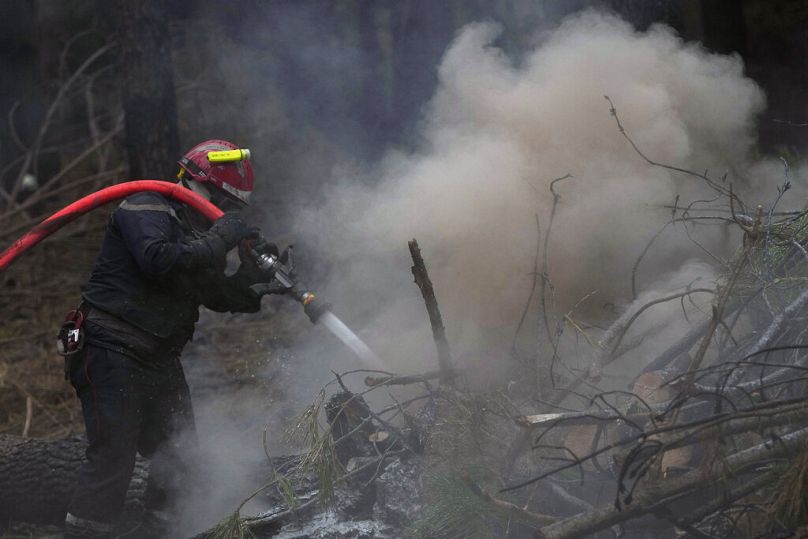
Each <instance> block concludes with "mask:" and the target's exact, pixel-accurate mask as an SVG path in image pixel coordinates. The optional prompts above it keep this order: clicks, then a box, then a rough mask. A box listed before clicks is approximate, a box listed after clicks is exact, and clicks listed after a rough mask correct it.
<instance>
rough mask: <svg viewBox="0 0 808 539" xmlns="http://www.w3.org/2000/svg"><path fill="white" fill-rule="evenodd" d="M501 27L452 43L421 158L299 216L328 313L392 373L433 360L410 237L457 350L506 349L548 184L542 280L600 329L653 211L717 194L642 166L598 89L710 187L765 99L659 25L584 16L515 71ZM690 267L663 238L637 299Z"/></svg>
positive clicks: (402, 158)
mask: <svg viewBox="0 0 808 539" xmlns="http://www.w3.org/2000/svg"><path fill="white" fill-rule="evenodd" d="M497 35H498V27H497V26H496V25H494V24H486V23H484V24H472V25H469V26H467V27H466V28H464V29H463V30H462V31H461V32H460V33H459V35H458V36H457V37H456V39H455V40H454V42H453V43H452V45H451V47H450V48H449V50H448V51H447V52H446V55H445V57H444V58H443V61H442V62H441V64H440V67H439V81H440V82H439V88H438V90H437V92H436V95H435V96H434V98H433V99H432V101H431V102H430V104H429V106H428V108H427V111H426V113H425V116H424V119H423V122H422V134H423V140H424V141H425V142H424V144H423V145H422V146H421V147H420V148H419V149H418V150H416V151H414V152H411V153H403V152H391V153H389V154H388V156H387V157H386V159H385V160H384V161H383V162H382V163H380V164H378V165H377V166H376V167H375V168H374V169H373V170H370V171H368V172H367V174H368V175H370V176H372V177H377V178H379V180H378V183H377V184H376V185H375V187H372V188H370V187H367V185H368V184H369V183H370V182H368V181H367V180H366V179H365V180H364V181H353V180H343V181H342V182H340V183H339V185H338V186H337V187H335V188H332V189H331V190H330V191H329V194H328V200H329V202H328V203H327V204H326V205H325V206H324V207H321V208H319V209H318V210H317V211H316V212H310V213H306V214H304V215H302V218H301V220H300V223H299V227H300V229H301V230H303V234H304V236H306V237H307V239H308V240H309V241H312V242H315V241H316V242H317V244H318V248H319V250H320V255H319V256H321V257H324V258H325V259H328V260H330V261H331V262H333V267H334V270H333V271H332V273H331V277H332V278H331V280H330V283H329V284H330V286H329V287H328V289H327V292H328V295H329V297H331V298H333V299H334V301H335V305H337V307H338V309H337V312H338V313H340V312H343V313H344V312H346V311H347V312H348V316H349V319H350V320H351V321H352V322H354V323H364V325H365V329H364V335H365V336H366V337H367V338H368V339H369V340H370V342H371V344H372V345H373V346H374V347H376V348H379V349H380V352H381V353H383V355H384V357H385V358H387V359H388V360H389V361H391V362H392V363H393V365H391V367H393V368H396V369H397V370H407V369H408V368H413V367H415V366H417V365H418V361H414V360H413V358H419V359H420V358H423V357H427V358H429V361H428V363H427V365H428V364H434V362H433V360H432V359H431V358H432V356H434V352H432V351H431V350H430V348H429V347H430V346H431V337H430V335H429V329H428V327H429V326H428V322H427V319H426V315H425V312H424V310H423V306H422V305H420V297H419V296H418V291H417V289H416V287H415V286H414V285H412V282H411V276H410V275H409V264H410V263H409V260H408V251H407V246H406V242H407V240H409V239H411V238H417V239H418V241H419V243H420V245H421V248H422V250H423V251H424V256H425V258H426V261H427V265H428V269H429V271H430V274H431V276H432V279H433V281H434V284H435V288H436V291H437V294H438V300H439V302H440V305H441V308H442V310H443V314H444V319H445V321H446V325H447V330H448V333H449V339H450V342H451V344H452V345H453V346H454V347H455V349H456V350H457V351H458V354H459V355H460V356H463V355H464V354H471V355H480V354H481V352H482V351H483V350H495V349H498V350H500V354H503V353H504V351H505V350H507V344H509V343H510V340H511V339H512V338H513V333H514V330H515V327H516V324H517V322H518V320H519V316H520V314H521V311H522V309H523V308H524V305H525V300H526V298H527V295H528V292H529V290H530V286H531V282H532V280H533V276H532V272H533V264H534V257H535V253H536V244H537V227H536V218H537V217H538V220H539V222H540V226H541V234H542V235H543V234H544V233H545V231H546V230H547V228H548V227H549V226H550V214H551V208H552V205H553V195H552V193H551V192H550V189H549V187H550V183H551V181H552V180H553V179H555V178H559V177H562V176H564V175H566V174H571V176H572V177H571V178H568V179H565V180H563V181H560V182H557V183H556V185H555V188H554V189H555V191H556V192H557V193H558V194H559V197H560V198H559V199H558V203H557V204H558V205H557V213H556V216H555V219H554V221H553V223H552V227H553V228H552V236H551V239H550V246H549V252H548V263H549V266H548V270H549V277H550V279H551V281H552V285H553V296H554V298H555V302H556V309H557V311H558V312H562V313H563V312H566V311H567V310H569V309H571V308H572V307H573V305H575V304H576V303H577V302H579V301H580V300H581V299H582V298H583V297H584V296H587V295H588V294H591V296H589V298H588V299H587V300H586V301H584V302H583V303H582V304H581V305H579V306H578V307H577V312H579V313H583V314H584V315H585V316H586V317H588V318H589V319H592V320H595V321H597V320H612V319H613V318H614V312H615V308H617V309H618V310H619V309H620V308H622V307H625V306H626V304H627V303H628V302H630V299H631V293H630V275H631V271H632V265H633V263H634V261H635V259H636V257H637V256H638V255H639V253H640V252H641V251H642V248H643V247H644V245H645V244H646V242H647V241H648V240H649V239H650V237H651V236H652V235H653V234H654V233H655V232H656V231H657V230H658V229H659V228H660V227H661V226H662V225H663V224H664V223H665V222H666V221H667V220H668V219H670V214H671V211H670V209H665V208H664V206H666V205H670V204H672V203H673V202H674V200H675V198H676V197H677V196H679V197H680V204H682V205H684V204H687V203H688V202H690V201H693V200H699V199H705V198H714V194H713V192H712V191H709V190H708V188H707V187H706V185H705V184H704V182H702V181H700V180H698V179H695V178H693V177H688V176H686V175H683V174H680V173H676V172H672V171H669V170H665V169H663V168H659V167H653V166H651V165H649V164H648V163H646V162H645V161H644V160H643V159H642V158H641V157H640V156H638V155H637V153H636V152H635V151H634V150H633V149H632V148H631V146H630V145H629V144H628V142H627V141H626V140H625V139H624V138H623V137H622V136H621V135H620V133H619V131H618V129H617V127H616V124H615V120H614V118H612V117H611V115H610V113H609V105H608V103H607V102H606V100H605V99H604V95H609V96H610V97H611V98H612V100H613V102H614V104H615V107H616V108H617V110H618V114H619V116H620V118H621V121H622V123H623V125H624V126H625V128H626V130H627V131H628V133H630V136H631V137H632V138H633V139H634V140H635V141H636V142H637V144H638V145H639V146H640V147H641V149H642V151H643V152H644V153H645V154H646V155H648V156H649V157H650V158H652V159H654V160H656V161H659V162H663V163H670V164H675V165H677V166H680V167H684V168H689V169H693V170H696V171H699V172H701V171H704V170H707V169H709V170H711V171H716V172H715V173H714V174H713V176H714V177H716V178H720V176H721V174H722V173H723V171H724V170H726V169H728V167H730V166H739V165H741V164H743V163H746V162H748V160H749V156H750V153H751V151H752V150H753V148H754V144H755V135H754V124H755V119H756V116H757V115H758V114H759V113H760V112H761V111H762V109H763V107H764V96H763V94H762V92H761V90H760V89H759V88H758V87H757V86H756V85H755V83H754V82H753V81H752V80H751V79H748V78H746V77H745V76H744V73H743V65H742V62H741V60H740V58H738V57H735V56H722V55H717V54H711V53H709V52H708V51H706V50H704V49H703V48H702V47H700V46H699V45H697V44H688V43H684V42H683V41H682V40H681V39H680V38H678V37H677V36H676V35H675V34H674V32H673V31H672V30H670V29H669V28H667V27H662V26H656V27H652V28H651V29H650V30H649V31H648V32H637V31H635V30H634V29H633V28H631V26H630V25H628V24H627V23H625V22H624V21H621V20H619V19H617V18H615V17H613V16H609V15H604V14H600V13H595V12H587V13H584V14H581V15H578V16H574V17H572V18H570V19H568V20H566V21H565V22H564V23H563V24H562V25H561V26H560V27H558V28H557V29H555V30H553V31H552V32H549V33H547V34H546V35H543V36H542V39H541V40H540V41H539V44H538V45H537V46H536V48H535V49H534V50H533V51H531V52H529V53H528V54H526V55H525V56H524V59H523V61H522V62H521V63H520V64H518V65H516V64H514V63H513V62H512V61H511V60H510V59H509V58H508V57H507V56H506V55H505V54H504V53H503V52H502V51H501V50H500V49H498V48H497V47H496V46H495V45H493V44H494V43H495V41H496V39H497ZM352 172H355V171H352ZM772 191H773V190H772ZM726 234H727V233H726V230H722V229H720V228H715V229H712V230H711V229H705V230H701V231H700V232H699V241H700V242H702V245H703V246H705V247H706V248H709V249H711V250H713V251H714V252H715V253H716V254H717V255H722V254H723V255H726V254H728V253H729V252H731V249H733V248H734V243H733V242H728V241H727V239H728V237H727V235H726ZM691 259H695V260H704V259H708V257H707V256H706V255H705V254H704V253H703V252H702V251H701V250H700V249H699V248H698V247H697V246H695V245H694V243H692V242H691V241H690V240H689V239H688V238H687V235H685V234H682V233H678V234H674V233H671V234H668V233H666V234H664V235H663V236H662V237H661V238H660V241H659V243H657V246H656V248H655V250H654V251H653V253H652V255H649V256H648V257H647V259H646V261H645V262H644V265H643V266H642V267H641V269H640V272H639V274H638V279H639V284H640V290H641V291H645V292H646V293H649V291H653V290H654V289H655V288H660V290H662V289H667V288H669V287H670V286H669V285H670V283H671V282H672V281H675V280H676V279H675V278H674V277H672V276H671V274H672V273H675V272H676V270H677V269H678V268H683V269H682V271H683V275H688V276H689V275H691V274H692V268H693V266H692V262H691ZM662 274H664V275H662ZM703 277H704V278H705V280H707V279H710V278H711V277H712V276H711V275H710V273H709V272H708V273H706V274H705V275H704V276H703ZM657 281H658V282H657ZM679 281H683V279H679ZM687 284H688V282H680V283H679V286H681V285H687ZM358 298H359V299H358ZM615 306H617V307H615ZM340 309H342V311H340ZM534 310H535V307H534ZM391 328H395V329H394V330H391ZM402 336H406V338H402ZM403 343H406V344H403Z"/></svg>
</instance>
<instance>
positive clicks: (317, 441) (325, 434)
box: [286, 391, 343, 507]
mask: <svg viewBox="0 0 808 539" xmlns="http://www.w3.org/2000/svg"><path fill="white" fill-rule="evenodd" d="M324 399H325V392H323V391H321V392H320V393H319V394H318V396H317V398H316V399H315V401H314V402H313V403H312V404H311V405H309V406H308V407H307V408H306V409H305V410H304V411H303V413H301V414H300V416H299V417H298V420H297V421H295V423H294V425H293V426H292V428H291V429H290V430H288V431H287V433H286V434H287V438H289V439H290V440H295V441H298V442H300V443H302V444H303V445H304V446H306V447H308V451H307V452H306V453H305V454H304V455H303V458H302V459H301V461H300V463H299V464H298V465H297V467H296V470H297V471H299V472H301V473H302V474H304V475H309V474H311V475H315V476H316V477H317V480H318V486H319V497H320V503H322V504H323V505H324V506H326V507H331V506H333V505H334V502H335V501H336V500H335V498H334V488H335V487H336V483H337V480H338V479H339V477H340V476H341V475H342V472H343V469H342V464H340V462H339V460H338V459H337V453H336V450H335V447H334V439H333V437H332V436H331V430H330V429H328V428H323V427H322V425H320V411H321V410H322V406H323V401H324ZM287 483H288V481H287ZM287 487H288V488H290V489H291V484H287ZM291 490H292V491H293V490H294V489H291Z"/></svg>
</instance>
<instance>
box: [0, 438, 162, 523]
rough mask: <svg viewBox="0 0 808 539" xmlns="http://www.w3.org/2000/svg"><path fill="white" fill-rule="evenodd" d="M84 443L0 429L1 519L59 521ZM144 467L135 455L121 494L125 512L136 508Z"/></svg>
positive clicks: (143, 484)
mask: <svg viewBox="0 0 808 539" xmlns="http://www.w3.org/2000/svg"><path fill="white" fill-rule="evenodd" d="M86 446H87V442H86V440H85V439H84V438H82V437H78V436H76V437H72V438H66V439H63V440H57V441H44V440H34V439H30V438H22V437H19V436H13V435H9V434H0V524H3V523H7V522H9V521H17V522H30V523H34V524H61V523H62V522H64V518H65V514H66V513H67V504H68V502H69V501H70V496H71V494H72V492H73V487H74V485H75V484H76V480H77V477H78V472H79V469H80V468H81V466H82V464H83V463H84V462H85V461H86V459H85V457H84V450H85V448H86ZM148 473H149V472H148V464H147V463H146V461H145V460H143V459H138V460H137V462H136V464H135V471H134V474H133V476H132V481H131V483H130V484H129V491H128V492H127V494H126V508H125V512H126V513H127V514H130V515H132V514H137V513H140V511H141V508H142V500H143V494H144V492H145V490H146V479H147V477H148Z"/></svg>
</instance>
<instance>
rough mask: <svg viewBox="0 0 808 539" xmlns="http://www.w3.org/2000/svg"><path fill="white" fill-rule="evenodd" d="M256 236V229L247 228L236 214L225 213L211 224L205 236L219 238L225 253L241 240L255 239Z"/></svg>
mask: <svg viewBox="0 0 808 539" xmlns="http://www.w3.org/2000/svg"><path fill="white" fill-rule="evenodd" d="M257 234H258V229H256V228H253V227H249V226H247V223H245V222H244V220H243V219H242V218H241V217H239V215H238V214H237V213H236V212H227V213H225V214H224V215H222V216H221V217H219V219H217V220H216V222H214V223H213V226H211V227H210V229H209V230H208V231H207V233H206V234H205V235H206V236H216V237H219V238H221V239H222V241H223V242H224V247H225V251H229V250H230V249H232V248H233V247H235V246H236V245H238V243H239V242H240V241H241V240H243V239H245V238H248V239H253V238H256V237H257Z"/></svg>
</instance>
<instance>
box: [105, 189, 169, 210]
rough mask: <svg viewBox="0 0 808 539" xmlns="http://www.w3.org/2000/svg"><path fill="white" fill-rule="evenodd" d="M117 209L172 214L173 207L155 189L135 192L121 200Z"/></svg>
mask: <svg viewBox="0 0 808 539" xmlns="http://www.w3.org/2000/svg"><path fill="white" fill-rule="evenodd" d="M118 209H120V210H124V211H156V212H163V213H169V214H171V215H174V208H172V207H171V204H170V203H169V202H168V199H166V198H165V197H164V196H163V195H161V194H160V193H157V192H155V191H143V192H140V193H135V194H134V195H131V196H129V197H127V198H125V199H124V200H123V202H121V203H120V205H118Z"/></svg>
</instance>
